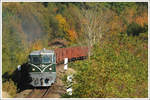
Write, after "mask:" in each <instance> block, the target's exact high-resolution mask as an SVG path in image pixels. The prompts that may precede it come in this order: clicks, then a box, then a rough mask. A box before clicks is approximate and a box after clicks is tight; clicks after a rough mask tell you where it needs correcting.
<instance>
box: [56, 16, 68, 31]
mask: <svg viewBox="0 0 150 100" xmlns="http://www.w3.org/2000/svg"><path fill="white" fill-rule="evenodd" d="M56 19H57V20H58V22H59V27H60V28H63V29H64V31H67V30H68V29H69V25H68V24H67V21H66V19H65V18H64V17H63V16H62V15H61V14H57V15H56Z"/></svg>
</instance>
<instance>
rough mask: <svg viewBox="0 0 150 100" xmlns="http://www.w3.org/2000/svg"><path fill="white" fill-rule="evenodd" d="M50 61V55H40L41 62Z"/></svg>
mask: <svg viewBox="0 0 150 100" xmlns="http://www.w3.org/2000/svg"><path fill="white" fill-rule="evenodd" d="M51 62H52V55H43V56H42V63H51Z"/></svg>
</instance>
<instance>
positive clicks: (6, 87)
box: [2, 80, 17, 97]
mask: <svg viewBox="0 0 150 100" xmlns="http://www.w3.org/2000/svg"><path fill="white" fill-rule="evenodd" d="M2 90H3V91H6V92H7V93H8V94H9V95H10V96H12V97H15V96H16V93H17V87H16V85H15V84H14V82H13V81H12V80H9V81H6V82H5V83H3V84H2Z"/></svg>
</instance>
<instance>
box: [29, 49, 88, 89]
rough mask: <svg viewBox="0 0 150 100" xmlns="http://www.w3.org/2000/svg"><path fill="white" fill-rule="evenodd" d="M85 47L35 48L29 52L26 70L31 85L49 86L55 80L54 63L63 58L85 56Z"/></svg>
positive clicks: (70, 58)
mask: <svg viewBox="0 0 150 100" xmlns="http://www.w3.org/2000/svg"><path fill="white" fill-rule="evenodd" d="M87 52H88V48H87V47H70V48H58V49H55V50H46V49H43V50H37V51H33V52H31V53H30V54H29V61H28V72H29V77H30V79H31V81H30V83H29V84H30V85H32V86H33V87H47V86H51V85H52V84H53V83H54V82H55V81H56V76H57V75H56V63H57V64H59V63H62V62H63V60H64V58H68V59H69V60H72V59H78V58H80V59H82V58H85V57H86V56H87V54H88V53H87Z"/></svg>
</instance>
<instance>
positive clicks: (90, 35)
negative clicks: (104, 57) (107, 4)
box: [80, 9, 109, 59]
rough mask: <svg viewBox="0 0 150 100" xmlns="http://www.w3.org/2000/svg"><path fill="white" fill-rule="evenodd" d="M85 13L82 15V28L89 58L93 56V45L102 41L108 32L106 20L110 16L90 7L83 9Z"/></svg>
mask: <svg viewBox="0 0 150 100" xmlns="http://www.w3.org/2000/svg"><path fill="white" fill-rule="evenodd" d="M82 13H83V15H82V16H80V20H81V28H82V29H81V30H82V32H83V35H84V36H83V38H84V39H83V40H84V42H85V44H86V45H88V49H89V53H88V55H89V59H90V56H91V47H92V46H93V45H94V44H96V43H100V39H101V37H102V35H103V34H104V33H105V32H107V31H108V30H109V29H108V26H106V22H107V21H106V20H107V19H108V17H107V16H106V15H104V14H103V12H102V10H97V9H89V10H85V9H83V10H82Z"/></svg>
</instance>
